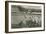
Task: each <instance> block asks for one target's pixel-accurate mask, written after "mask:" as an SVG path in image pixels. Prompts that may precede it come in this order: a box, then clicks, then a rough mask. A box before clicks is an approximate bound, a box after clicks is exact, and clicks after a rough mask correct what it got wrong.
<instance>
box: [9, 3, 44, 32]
mask: <svg viewBox="0 0 46 34" xmlns="http://www.w3.org/2000/svg"><path fill="white" fill-rule="evenodd" d="M11 5H28V6H41V7H42V8H41V9H42V27H39V28H20V29H11ZM43 7H44V6H43V5H42V4H25V3H9V32H14V31H29V30H30V31H32V30H43V29H44V8H43Z"/></svg>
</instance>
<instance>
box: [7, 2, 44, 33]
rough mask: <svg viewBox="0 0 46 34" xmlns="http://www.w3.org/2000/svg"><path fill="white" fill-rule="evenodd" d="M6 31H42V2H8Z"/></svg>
mask: <svg viewBox="0 0 46 34" xmlns="http://www.w3.org/2000/svg"><path fill="white" fill-rule="evenodd" d="M7 14H8V32H17V31H18V32H21V31H42V30H43V31H44V3H33V2H8V13H7Z"/></svg>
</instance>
